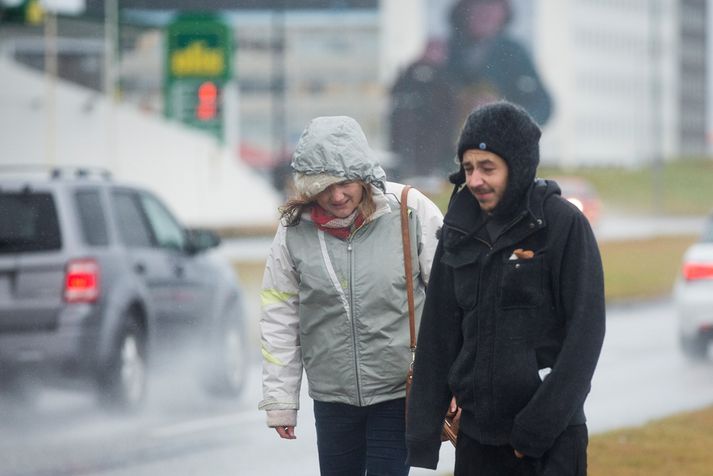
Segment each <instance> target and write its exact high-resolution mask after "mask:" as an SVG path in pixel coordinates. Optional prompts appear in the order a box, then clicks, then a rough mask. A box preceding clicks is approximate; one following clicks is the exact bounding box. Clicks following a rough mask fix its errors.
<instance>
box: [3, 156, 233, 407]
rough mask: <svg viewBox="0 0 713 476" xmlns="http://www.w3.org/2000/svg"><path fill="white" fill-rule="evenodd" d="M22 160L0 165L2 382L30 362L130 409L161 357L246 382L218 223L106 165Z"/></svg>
mask: <svg viewBox="0 0 713 476" xmlns="http://www.w3.org/2000/svg"><path fill="white" fill-rule="evenodd" d="M18 169H20V170H21V169H24V167H17V168H10V167H4V168H2V169H0V376H2V377H0V380H3V381H4V385H3V386H2V387H6V388H7V387H8V382H9V381H10V380H11V379H10V377H12V376H14V377H17V376H18V375H20V376H21V375H22V374H23V372H25V371H32V372H37V371H41V372H42V374H41V375H43V376H47V377H48V378H49V377H57V376H59V377H60V379H61V380H62V381H66V379H67V378H69V377H79V378H80V379H82V380H85V381H87V380H88V381H89V382H91V383H92V384H93V386H94V388H96V390H97V394H98V396H99V401H100V402H102V403H103V404H105V405H106V406H108V407H112V408H123V409H134V408H137V407H139V406H140V404H141V402H142V401H143V398H144V396H145V393H146V388H147V380H148V377H147V375H149V374H150V372H148V370H149V369H150V368H154V365H153V364H156V365H157V366H160V365H161V363H163V364H165V365H171V364H172V363H173V365H174V366H180V367H181V368H192V369H195V370H196V379H197V381H199V382H200V383H202V384H203V385H204V386H205V388H206V389H207V390H209V391H210V392H212V393H216V394H227V395H236V394H238V393H239V392H240V390H241V388H242V386H243V382H244V375H245V372H246V368H247V367H246V358H247V353H246V347H245V333H244V322H243V319H244V317H245V312H244V305H243V300H242V297H241V293H240V287H239V283H238V281H237V278H236V276H235V274H234V272H233V270H232V268H231V266H230V265H229V264H228V263H227V262H226V261H225V260H224V259H221V258H220V256H218V255H217V253H215V252H213V251H212V249H213V248H215V247H216V246H217V245H218V244H219V241H220V240H219V238H218V237H217V235H216V234H214V233H212V232H210V231H208V230H188V229H186V228H184V227H183V226H182V225H181V224H180V223H179V222H178V221H177V220H176V218H174V216H173V215H172V214H171V212H170V211H169V210H168V208H167V207H166V206H165V205H164V204H163V203H162V202H161V201H160V200H159V199H158V198H157V197H155V196H154V195H152V194H151V193H149V192H148V191H146V190H143V189H140V188H137V187H133V186H129V185H125V184H119V183H116V182H114V181H113V180H112V179H111V177H110V175H109V174H108V173H106V172H104V171H97V170H90V169H85V168H54V169H47V170H40V171H33V172H32V173H27V172H26V171H21V172H20V173H18ZM184 351H185V352H184ZM182 355H183V356H190V359H189V360H188V361H189V362H191V363H195V364H197V365H190V366H186V365H183V363H181V364H180V365H179V364H178V362H182V361H181V360H180V359H179V357H181V356H182ZM149 363H151V364H152V365H151V366H149V365H148V364H149ZM173 371H175V370H173ZM50 381H51V380H50ZM0 391H2V388H1V387H0Z"/></svg>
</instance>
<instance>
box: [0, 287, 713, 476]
mask: <svg viewBox="0 0 713 476" xmlns="http://www.w3.org/2000/svg"><path fill="white" fill-rule="evenodd" d="M607 324H608V329H607V337H606V341H605V346H604V350H603V353H602V358H601V361H600V365H599V367H598V369H597V374H596V376H595V379H594V382H593V388H592V393H591V395H590V398H589V400H588V402H587V405H586V409H587V415H588V417H589V425H590V429H591V430H592V432H593V433H597V432H601V431H606V430H608V429H613V428H619V427H624V426H632V425H637V424H641V423H644V422H646V421H647V420H650V419H655V418H659V417H664V416H666V415H669V414H671V413H675V412H679V411H682V410H689V409H695V408H700V407H702V406H706V405H708V404H711V403H713V378H711V375H712V374H713V372H712V371H713V364H711V363H697V364H692V363H690V362H688V361H687V360H686V359H684V358H683V357H682V356H681V354H680V353H679V351H678V348H677V342H676V327H675V319H674V314H673V309H672V305H671V303H670V302H669V301H667V300H664V301H659V302H653V303H645V304H638V305H629V306H616V307H610V309H609V310H608V318H607ZM38 395H39V397H38V399H37V401H36V402H35V403H34V405H31V406H29V405H27V406H25V405H22V404H18V403H15V404H12V405H10V404H9V403H8V402H5V401H0V475H2V476H64V475H66V476H79V475H87V476H149V475H150V476H168V475H170V476H186V475H201V476H204V475H208V476H228V475H230V476H236V475H261V476H273V475H274V476H277V475H280V476H282V475H284V474H289V475H291V476H314V475H315V474H318V468H317V457H316V449H315V443H314V442H315V435H314V427H313V425H314V422H313V417H312V412H311V402H310V401H309V399H308V398H307V397H306V396H305V397H304V398H303V401H302V409H301V411H300V416H299V425H298V428H297V435H298V439H297V440H295V441H282V440H279V439H278V437H277V435H276V434H275V433H274V431H272V430H269V429H267V428H265V426H264V422H263V415H262V414H261V412H258V411H257V410H256V407H257V401H258V400H259V399H260V374H259V368H258V365H257V362H255V365H254V366H253V369H252V372H251V374H250V380H249V383H248V386H247V389H246V391H245V394H244V395H243V397H242V398H241V399H240V400H239V401H226V400H215V399H210V398H206V397H204V396H203V395H202V394H201V393H199V392H198V391H197V390H196V389H195V386H194V385H192V382H188V381H181V380H176V379H174V380H169V379H165V380H163V381H162V382H161V383H160V384H159V385H158V386H155V387H154V389H153V393H152V395H151V397H150V399H149V402H148V406H147V409H146V411H145V412H143V413H142V414H140V415H135V416H131V417H125V416H118V415H106V414H104V413H102V412H101V411H99V410H97V409H96V408H95V407H94V405H93V402H92V400H91V399H90V398H89V397H88V396H87V395H86V394H82V393H78V392H69V391H62V392H60V391H55V390H51V391H49V390H48V391H44V392H42V393H40V394H38ZM452 465H453V450H452V448H450V446H449V445H447V444H444V445H443V447H442V450H441V463H440V465H439V470H438V471H437V472H436V473H434V472H430V471H425V470H412V472H411V474H413V475H427V474H431V475H433V474H447V473H448V472H449V471H450V470H451V469H452Z"/></svg>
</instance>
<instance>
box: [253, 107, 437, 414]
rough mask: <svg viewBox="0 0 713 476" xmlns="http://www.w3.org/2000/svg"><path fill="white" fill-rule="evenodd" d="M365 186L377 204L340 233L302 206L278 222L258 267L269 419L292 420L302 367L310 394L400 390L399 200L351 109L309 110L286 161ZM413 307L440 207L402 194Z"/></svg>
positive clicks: (358, 395)
mask: <svg viewBox="0 0 713 476" xmlns="http://www.w3.org/2000/svg"><path fill="white" fill-rule="evenodd" d="M292 166H293V168H294V169H295V170H296V171H297V172H299V173H303V174H307V175H311V174H315V173H326V174H329V175H333V176H338V177H344V178H345V180H357V179H358V180H364V181H366V182H368V183H370V184H372V186H373V192H374V200H375V203H376V208H377V209H376V212H375V213H374V214H373V215H372V217H371V218H370V219H369V221H367V222H366V223H365V224H363V225H362V226H361V227H360V228H359V229H358V230H356V231H355V232H354V233H353V234H352V236H351V237H350V238H349V239H347V240H341V239H339V238H337V237H335V236H332V235H330V234H328V233H324V232H323V231H320V230H319V229H318V228H317V227H316V226H315V225H314V223H313V222H312V221H311V219H310V216H309V213H305V214H304V215H303V216H302V219H301V220H300V222H299V224H297V225H295V226H284V225H280V227H279V229H278V231H277V233H276V236H275V239H274V241H273V244H272V247H271V249H270V253H269V256H268V259H267V264H266V267H265V274H264V278H263V287H262V293H261V297H262V317H261V321H260V330H261V340H262V354H263V400H262V401H261V402H260V404H259V408H260V409H264V410H267V413H268V425H269V426H294V425H295V424H296V412H297V409H298V408H299V393H300V386H301V377H302V372H303V369H304V370H305V371H306V374H307V379H308V382H309V395H310V397H312V398H313V399H315V400H319V401H327V402H341V403H347V404H350V405H356V406H365V405H372V404H375V403H379V402H383V401H387V400H392V399H395V398H401V397H403V396H404V379H405V375H406V371H407V369H408V366H409V364H410V361H411V353H410V351H409V331H408V312H407V305H406V279H405V277H404V263H403V249H402V244H401V225H400V215H399V202H398V199H397V197H400V191H401V189H402V188H403V186H402V185H399V184H393V183H387V182H385V181H384V179H385V175H384V171H383V170H382V169H381V167H380V166H379V165H378V163H377V161H376V160H375V158H374V154H373V152H372V151H371V149H370V148H369V146H368V143H367V141H366V137H365V136H364V134H363V132H362V131H361V128H360V127H359V125H358V124H357V123H356V121H354V120H353V119H351V118H348V117H329V118H318V119H315V120H314V121H312V122H311V123H310V125H309V126H308V127H307V129H306V130H305V132H304V133H303V135H302V137H301V139H300V141H299V144H298V146H297V149H296V152H295V154H294V159H293V163H292ZM408 205H409V208H410V211H411V213H410V227H411V228H410V229H411V236H412V256H413V263H412V264H413V276H412V279H413V280H414V283H415V297H416V307H417V316H420V312H421V308H422V304H423V300H424V289H425V285H426V283H427V281H428V275H429V271H430V268H431V261H432V258H433V254H434V251H435V248H436V245H437V239H436V231H437V229H438V228H440V226H441V223H442V215H441V212H440V210H439V209H438V208H437V207H436V206H435V205H434V204H433V203H432V202H431V201H430V200H428V199H427V198H426V197H425V196H424V195H423V194H421V193H420V192H418V191H416V190H412V191H411V192H410V193H409V198H408Z"/></svg>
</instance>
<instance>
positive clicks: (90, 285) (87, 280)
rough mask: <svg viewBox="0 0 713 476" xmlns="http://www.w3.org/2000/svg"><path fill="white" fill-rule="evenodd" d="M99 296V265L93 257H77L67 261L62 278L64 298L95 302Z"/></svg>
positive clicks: (73, 300) (74, 300)
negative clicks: (65, 271)
mask: <svg viewBox="0 0 713 476" xmlns="http://www.w3.org/2000/svg"><path fill="white" fill-rule="evenodd" d="M98 297H99V265H98V264H97V262H96V261H95V260H93V259H78V260H72V261H70V262H69V263H67V273H66V275H65V279H64V300H65V301H67V302H95V301H96V300H97V298H98Z"/></svg>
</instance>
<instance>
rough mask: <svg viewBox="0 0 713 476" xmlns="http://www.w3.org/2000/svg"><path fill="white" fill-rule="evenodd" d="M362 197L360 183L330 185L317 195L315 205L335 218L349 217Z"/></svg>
mask: <svg viewBox="0 0 713 476" xmlns="http://www.w3.org/2000/svg"><path fill="white" fill-rule="evenodd" d="M363 197H364V188H363V187H362V184H361V183H360V182H339V183H335V184H333V185H330V186H329V187H327V188H326V189H324V190H323V191H321V192H320V193H319V194H318V195H317V198H316V200H317V204H318V205H319V206H320V207H322V208H323V209H324V210H325V211H326V212H327V213H330V214H332V215H334V216H335V217H337V218H346V217H348V216H349V215H351V214H352V213H353V212H354V210H356V208H357V207H358V206H359V204H360V203H361V200H362V198H363Z"/></svg>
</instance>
